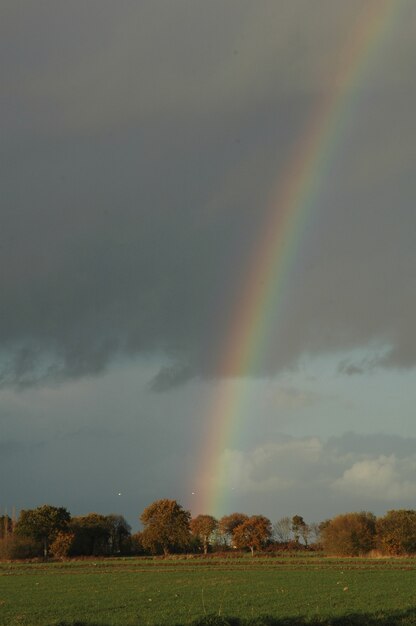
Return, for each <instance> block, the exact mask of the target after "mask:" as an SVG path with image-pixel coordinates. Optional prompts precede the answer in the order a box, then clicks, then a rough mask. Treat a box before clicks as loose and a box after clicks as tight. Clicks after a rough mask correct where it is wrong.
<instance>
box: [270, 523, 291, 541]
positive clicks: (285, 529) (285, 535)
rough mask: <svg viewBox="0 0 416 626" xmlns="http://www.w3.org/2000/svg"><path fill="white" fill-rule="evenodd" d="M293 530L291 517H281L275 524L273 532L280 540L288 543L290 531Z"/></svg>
mask: <svg viewBox="0 0 416 626" xmlns="http://www.w3.org/2000/svg"><path fill="white" fill-rule="evenodd" d="M291 530H292V526H291V522H290V518H289V517H281V518H280V519H278V520H277V522H275V523H274V524H273V533H274V536H275V537H276V539H277V540H278V541H281V542H282V543H287V542H288V541H289V539H290V533H291Z"/></svg>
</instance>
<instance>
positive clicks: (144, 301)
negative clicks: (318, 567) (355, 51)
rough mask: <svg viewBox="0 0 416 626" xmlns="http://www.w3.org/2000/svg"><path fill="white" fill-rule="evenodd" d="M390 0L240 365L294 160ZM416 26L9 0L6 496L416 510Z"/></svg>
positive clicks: (238, 8)
mask: <svg viewBox="0 0 416 626" xmlns="http://www.w3.org/2000/svg"><path fill="white" fill-rule="evenodd" d="M392 4H394V5H395V9H394V11H391V15H390V17H389V18H388V20H387V21H386V23H385V28H384V29H383V30H382V32H381V34H380V35H379V36H378V39H377V41H376V43H375V44H374V45H373V46H372V49H371V50H372V55H371V57H370V55H368V59H367V57H366V55H365V54H363V63H360V64H359V67H360V68H361V69H362V71H360V73H358V72H357V77H359V80H358V78H357V81H356V83H355V84H354V89H353V90H351V94H350V93H349V92H348V90H347V91H346V94H345V102H348V103H349V104H350V106H349V107H348V111H347V113H345V116H344V117H343V119H342V123H343V128H342V131H341V130H339V132H338V131H337V133H336V138H337V141H336V142H335V143H334V147H333V150H332V152H331V159H330V163H329V165H327V167H326V168H325V170H324V171H323V172H322V173H321V174H320V177H319V180H318V181H317V182H318V191H317V193H316V194H315V197H314V201H313V203H311V206H310V207H308V213H307V218H306V219H305V220H304V223H303V226H302V229H301V231H299V233H298V234H297V237H296V252H295V254H293V257H292V258H291V261H290V263H289V264H288V267H287V268H286V269H285V276H284V286H283V288H282V289H280V290H279V306H278V307H276V310H271V311H269V321H268V324H267V328H265V346H267V347H265V348H264V349H263V350H262V352H261V354H260V355H259V358H257V359H256V361H255V362H252V363H250V364H249V366H247V367H244V368H239V367H237V366H236V367H234V369H232V371H224V370H222V369H221V366H220V364H221V363H222V362H223V360H224V355H225V354H226V352H227V349H228V346H229V341H230V339H229V338H230V335H231V334H232V330H233V328H234V326H235V325H236V324H237V323H238V317H239V315H240V313H241V311H239V309H238V303H239V302H240V301H241V294H242V293H244V288H245V285H246V283H247V280H248V273H249V268H250V267H251V265H252V263H253V259H255V258H256V254H258V252H259V250H261V246H262V240H261V233H262V232H263V230H264V225H265V224H267V223H268V219H269V217H270V212H271V211H273V212H275V214H276V215H279V211H282V207H281V205H280V204H279V190H280V189H282V188H284V185H285V182H286V181H285V176H287V171H288V162H290V159H291V158H292V156H291V155H293V151H294V149H295V147H296V146H298V145H302V138H303V137H304V136H305V133H306V132H307V129H308V125H310V120H311V119H313V116H314V112H316V111H317V110H318V111H319V110H320V107H321V103H322V102H325V100H326V98H327V97H328V94H330V93H331V91H332V90H333V85H334V82H335V81H336V80H337V76H340V68H342V67H343V63H344V62H345V60H344V59H343V54H345V50H346V49H348V41H349V40H351V39H352V38H353V37H354V33H355V32H356V31H357V29H358V28H359V27H360V25H361V24H363V23H365V20H366V15H368V14H369V13H374V15H377V13H378V12H379V11H380V12H381V9H380V7H381V6H383V7H385V6H387V8H388V7H389V6H391V5H392ZM383 10H384V9H383ZM415 31H416V4H415V3H413V2H409V1H408V0H391V2H390V4H389V0H387V2H380V1H379V0H349V1H348V2H344V1H343V0H313V1H311V0H257V1H256V2H252V1H251V0H210V2H204V1H203V0H174V1H173V2H168V1H167V0H141V1H140V2H137V1H133V0H118V1H117V2H113V1H112V0H72V1H71V2H64V1H63V0H40V1H39V2H33V1H32V0H3V1H2V3H1V7H0V58H1V59H2V62H1V65H0V106H1V120H0V128H1V131H0V132H1V142H0V179H1V203H0V219H1V228H0V294H1V301H0V302H1V304H0V476H1V477H2V478H1V481H0V486H1V489H0V507H1V510H2V511H4V510H5V509H6V508H7V510H8V511H9V512H10V511H11V509H12V507H16V508H17V510H20V509H22V508H32V507H35V506H39V505H41V504H44V503H48V504H53V505H55V506H65V507H67V508H68V509H69V510H70V512H71V513H72V514H73V515H80V514H86V513H88V512H91V511H97V512H100V513H104V514H106V513H119V514H122V515H124V516H125V517H126V518H127V519H128V521H129V522H130V524H131V525H132V527H133V529H136V528H138V517H139V515H140V513H141V512H142V511H143V509H144V507H145V506H147V505H148V504H150V503H151V502H152V501H154V500H156V499H159V498H174V499H177V500H178V501H179V502H180V503H181V504H182V505H183V506H184V507H185V508H187V509H190V510H191V512H192V514H193V515H196V514H198V513H211V514H215V515H217V516H220V515H224V514H228V513H231V512H233V511H243V512H246V513H248V514H260V513H261V514H265V515H267V516H269V517H270V519H271V520H272V521H276V520H277V519H279V518H281V517H283V516H286V515H289V516H292V515H294V514H300V515H302V516H303V517H304V518H305V520H306V521H309V522H313V521H321V520H323V519H325V518H327V517H331V516H333V515H335V514H338V513H342V512H345V511H352V510H363V509H365V510H371V511H373V512H374V513H376V514H377V515H382V514H384V512H385V511H386V510H389V509H392V508H414V507H415V502H416V445H415V444H416V420H415V419H414V415H415V409H414V407H415V406H416V375H415V374H416V372H415V366H416V334H415V332H414V323H415V319H416V290H415V287H416V255H415V245H414V244H415V237H416V202H415V201H416V177H415V175H414V163H415V162H416V125H415V116H414V111H415V110H416V78H415V72H414V59H415V58H416V36H415V35H416V32H415ZM364 60H366V61H368V62H366V63H365V64H364ZM341 76H342V74H341ZM352 95H353V96H354V97H353V98H352ZM271 199H274V200H273V202H272V201H271ZM259 280H261V277H259ZM255 330H256V329H255V328H253V329H249V332H250V333H252V335H253V336H255ZM224 389H226V390H228V392H229V393H230V394H231V395H232V396H233V397H236V398H237V397H243V398H244V405H243V407H242V408H241V409H240V413H238V412H235V413H234V414H233V415H232V416H231V417H229V418H227V419H229V420H230V422H231V421H232V426H233V427H232V429H231V431H230V432H231V434H230V435H229V436H228V437H227V438H224V440H223V441H222V447H221V448H218V449H217V450H216V454H217V456H214V455H213V456H212V458H211V459H210V465H209V467H210V471H211V473H212V476H211V481H214V482H215V481H217V482H218V486H217V487H218V491H221V493H222V494H223V496H222V498H221V503H220V500H219V499H218V501H217V506H218V510H217V509H216V510H215V511H214V510H202V509H201V506H202V504H201V503H206V502H207V498H206V497H205V496H204V494H203V492H204V491H206V489H207V484H206V482H204V481H205V478H206V477H204V475H203V471H202V459H205V457H206V454H207V449H208V448H209V445H208V444H209V440H210V437H211V434H212V432H213V431H214V430H215V429H218V428H221V424H220V421H219V420H221V416H219V417H218V416H217V417H216V416H215V415H213V407H215V405H216V398H217V397H218V395H219V394H221V393H223V391H224ZM219 467H222V468H225V471H223V472H219V470H218V471H217V469H216V468H219ZM201 494H202V495H201ZM213 504H214V501H213Z"/></svg>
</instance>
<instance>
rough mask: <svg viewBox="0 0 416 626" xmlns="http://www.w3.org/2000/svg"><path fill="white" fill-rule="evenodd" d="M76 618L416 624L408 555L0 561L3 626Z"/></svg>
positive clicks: (99, 622)
mask: <svg viewBox="0 0 416 626" xmlns="http://www.w3.org/2000/svg"><path fill="white" fill-rule="evenodd" d="M266 615H267V616H268V617H267V618H266V617H265V616H266ZM230 616H231V617H230ZM262 616H263V617H262ZM201 620H205V622H204V621H201ZM227 620H228V621H227ZM76 623H78V624H80V625H82V626H84V625H87V624H88V625H89V626H93V625H94V626H133V625H138V624H140V625H149V626H156V625H157V626H159V625H160V626H162V625H163V626H165V625H169V626H173V625H178V626H179V625H187V624H192V623H201V624H202V623H205V624H206V625H207V626H208V624H209V625H212V626H214V624H227V623H228V624H230V625H231V626H238V625H240V624H244V625H246V624H247V625H248V624H250V625H253V626H254V625H259V626H260V625H261V626H275V625H280V624H287V625H290V626H292V625H295V624H333V625H338V624H351V625H355V624H380V625H381V624H382V625H383V626H390V625H393V624H401V625H405V624H406V625H407V624H416V559H373V560H371V559H331V558H322V557H318V556H314V557H310V556H309V557H300V558H299V557H273V558H262V557H258V558H254V559H251V558H247V557H242V558H234V559H222V558H209V559H204V558H198V559H195V558H193V559H187V558H185V557H183V558H179V559H178V558H176V559H158V558H155V559H133V558H131V559H109V560H101V561H90V560H87V561H71V562H67V563H2V564H0V625H1V626H3V625H4V626H17V625H21V626H57V625H58V624H60V625H62V626H63V625H64V624H65V626H67V625H71V626H73V625H75V624H76Z"/></svg>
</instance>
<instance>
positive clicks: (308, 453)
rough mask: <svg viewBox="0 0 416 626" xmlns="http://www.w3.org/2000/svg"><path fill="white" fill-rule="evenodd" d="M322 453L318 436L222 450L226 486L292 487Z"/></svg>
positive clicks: (254, 488)
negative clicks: (252, 447)
mask: <svg viewBox="0 0 416 626" xmlns="http://www.w3.org/2000/svg"><path fill="white" fill-rule="evenodd" d="M321 456H322V443H321V442H320V441H319V439H318V438H317V437H311V438H308V439H285V440H283V441H279V442H273V443H265V444H264V445H262V446H257V447H256V448H254V449H253V450H250V451H248V452H242V451H240V450H229V449H227V450H225V451H224V453H223V457H222V459H221V465H222V467H223V472H224V473H223V475H224V477H225V482H226V483H227V487H228V488H231V489H238V490H239V491H242V492H262V493H265V492H268V493H273V492H275V491H282V490H286V489H291V488H293V487H295V486H296V484H297V483H298V482H299V481H303V480H304V476H305V473H306V472H308V471H309V469H310V468H311V467H314V466H316V465H317V464H318V463H319V461H320V458H321Z"/></svg>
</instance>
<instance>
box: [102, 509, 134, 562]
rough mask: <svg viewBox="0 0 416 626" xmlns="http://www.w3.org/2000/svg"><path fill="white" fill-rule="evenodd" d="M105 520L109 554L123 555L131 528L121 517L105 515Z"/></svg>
mask: <svg viewBox="0 0 416 626" xmlns="http://www.w3.org/2000/svg"><path fill="white" fill-rule="evenodd" d="M106 520H107V525H108V528H109V531H110V551H111V554H123V552H124V551H125V549H127V545H128V539H129V537H130V534H131V526H130V524H128V523H127V521H126V520H125V519H124V517H123V516H122V515H114V514H112V515H106Z"/></svg>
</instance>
